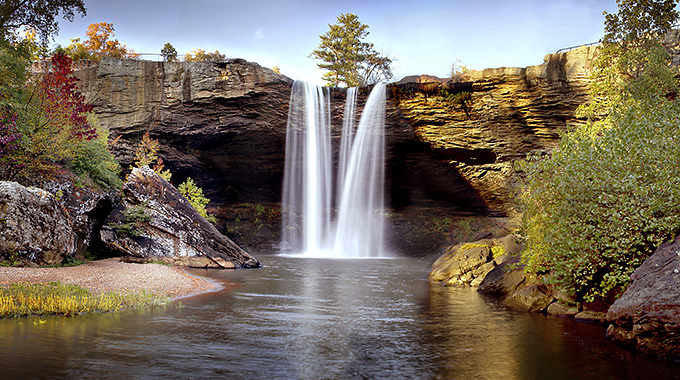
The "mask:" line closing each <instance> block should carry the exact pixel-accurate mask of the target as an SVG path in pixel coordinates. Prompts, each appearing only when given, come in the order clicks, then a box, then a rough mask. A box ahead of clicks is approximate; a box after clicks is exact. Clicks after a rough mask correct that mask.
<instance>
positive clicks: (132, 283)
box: [0, 258, 217, 299]
mask: <svg viewBox="0 0 680 380" xmlns="http://www.w3.org/2000/svg"><path fill="white" fill-rule="evenodd" d="M54 281H60V282H62V283H64V284H76V285H80V286H82V287H83V288H86V289H88V290H90V291H91V292H93V293H96V294H100V293H104V292H108V291H117V292H130V291H138V290H146V291H149V292H153V293H157V294H166V295H168V296H169V297H171V298H173V299H177V298H183V297H187V296H191V295H195V294H199V293H204V292H207V291H211V290H214V289H215V288H216V287H217V286H216V285H215V284H213V283H211V282H209V281H208V280H206V279H203V278H200V277H196V276H192V275H190V274H188V273H187V272H186V271H184V269H182V268H178V267H171V266H167V265H161V264H133V263H124V262H122V261H121V260H120V259H119V258H112V259H106V260H97V261H90V262H87V263H85V264H82V265H78V266H75V267H64V268H12V267H0V286H6V285H9V284H12V283H17V282H23V283H47V282H54Z"/></svg>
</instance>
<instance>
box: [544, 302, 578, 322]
mask: <svg viewBox="0 0 680 380" xmlns="http://www.w3.org/2000/svg"><path fill="white" fill-rule="evenodd" d="M546 312H547V313H548V315H552V316H554V317H559V318H573V317H574V315H576V314H577V313H578V308H576V307H574V306H567V305H565V304H563V303H561V302H553V303H551V304H550V306H548V309H547V310H546Z"/></svg>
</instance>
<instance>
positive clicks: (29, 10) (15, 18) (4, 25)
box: [0, 0, 87, 42]
mask: <svg viewBox="0 0 680 380" xmlns="http://www.w3.org/2000/svg"><path fill="white" fill-rule="evenodd" d="M76 13H80V14H81V15H82V16H85V15H86V14H87V9H85V5H84V4H83V0H43V1H26V0H3V1H1V2H0V33H2V35H3V36H4V37H5V39H6V37H7V34H8V33H11V32H12V31H15V30H17V29H19V28H21V27H30V28H33V29H34V30H36V31H37V33H38V35H39V36H40V39H41V40H42V41H43V42H45V41H47V39H48V38H49V37H50V36H51V35H53V34H55V33H57V32H58V31H59V24H58V23H57V21H56V20H55V19H56V18H57V16H59V14H61V15H62V17H63V18H64V19H66V20H68V21H73V17H74V16H75V14H76Z"/></svg>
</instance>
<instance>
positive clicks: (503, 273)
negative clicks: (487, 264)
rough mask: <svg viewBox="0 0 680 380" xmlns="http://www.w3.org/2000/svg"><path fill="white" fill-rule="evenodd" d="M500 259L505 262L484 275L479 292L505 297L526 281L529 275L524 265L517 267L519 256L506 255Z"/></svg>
mask: <svg viewBox="0 0 680 380" xmlns="http://www.w3.org/2000/svg"><path fill="white" fill-rule="evenodd" d="M499 259H500V260H502V261H503V262H501V263H500V264H499V265H498V266H497V267H495V268H494V269H493V270H491V271H490V272H489V273H488V274H487V275H486V276H485V277H484V280H482V282H481V283H480V284H479V287H478V288H477V291H478V292H480V293H487V294H494V295H498V296H503V297H504V296H507V295H509V294H512V293H513V292H514V291H515V290H516V289H517V288H518V287H519V286H520V285H522V284H523V283H524V282H525V280H526V277H527V275H526V273H525V272H524V269H523V267H521V266H520V267H517V263H518V262H519V257H513V256H509V255H506V256H501V257H500V258H499ZM515 267H517V268H515Z"/></svg>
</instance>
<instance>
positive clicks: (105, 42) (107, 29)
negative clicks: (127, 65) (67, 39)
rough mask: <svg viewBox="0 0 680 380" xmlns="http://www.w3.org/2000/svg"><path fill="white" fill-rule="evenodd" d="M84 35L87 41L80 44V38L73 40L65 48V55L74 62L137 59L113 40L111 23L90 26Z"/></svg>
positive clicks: (135, 55) (125, 47) (130, 50)
mask: <svg viewBox="0 0 680 380" xmlns="http://www.w3.org/2000/svg"><path fill="white" fill-rule="evenodd" d="M85 34H86V35H87V40H85V41H84V42H80V38H74V39H72V40H71V44H70V45H69V46H67V47H66V53H67V55H68V56H69V57H71V59H73V60H74V61H77V60H81V59H87V60H92V61H99V60H101V58H102V57H116V58H139V54H137V53H135V52H134V50H132V49H128V48H127V46H125V44H122V43H120V42H119V41H118V40H116V39H113V36H114V35H115V32H114V28H113V24H111V23H108V22H97V23H93V24H90V25H89V26H88V27H87V31H86V32H85Z"/></svg>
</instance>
